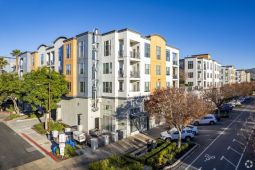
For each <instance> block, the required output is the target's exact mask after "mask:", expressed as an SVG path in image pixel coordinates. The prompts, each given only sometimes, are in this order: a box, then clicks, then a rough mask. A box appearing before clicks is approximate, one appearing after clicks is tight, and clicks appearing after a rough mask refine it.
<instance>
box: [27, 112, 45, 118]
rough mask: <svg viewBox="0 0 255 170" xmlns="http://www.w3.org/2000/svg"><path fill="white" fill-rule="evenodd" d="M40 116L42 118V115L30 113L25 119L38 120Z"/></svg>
mask: <svg viewBox="0 0 255 170" xmlns="http://www.w3.org/2000/svg"><path fill="white" fill-rule="evenodd" d="M42 116H43V114H38V113H31V114H29V115H28V117H27V119H34V118H40V117H42Z"/></svg>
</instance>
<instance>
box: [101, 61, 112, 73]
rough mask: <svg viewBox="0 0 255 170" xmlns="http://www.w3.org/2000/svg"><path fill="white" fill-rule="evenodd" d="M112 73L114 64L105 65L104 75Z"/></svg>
mask: <svg viewBox="0 0 255 170" xmlns="http://www.w3.org/2000/svg"><path fill="white" fill-rule="evenodd" d="M111 73H112V63H103V74H111Z"/></svg>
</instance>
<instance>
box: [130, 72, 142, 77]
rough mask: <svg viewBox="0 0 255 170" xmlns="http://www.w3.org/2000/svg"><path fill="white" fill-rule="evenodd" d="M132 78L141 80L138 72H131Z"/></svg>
mask: <svg viewBox="0 0 255 170" xmlns="http://www.w3.org/2000/svg"><path fill="white" fill-rule="evenodd" d="M130 77H132V78H140V73H139V72H137V71H130Z"/></svg>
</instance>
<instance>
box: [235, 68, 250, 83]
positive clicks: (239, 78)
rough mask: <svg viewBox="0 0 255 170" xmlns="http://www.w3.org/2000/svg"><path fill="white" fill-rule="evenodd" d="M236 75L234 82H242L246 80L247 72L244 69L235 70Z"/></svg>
mask: <svg viewBox="0 0 255 170" xmlns="http://www.w3.org/2000/svg"><path fill="white" fill-rule="evenodd" d="M235 75H236V83H244V82H247V77H246V75H247V73H246V72H245V70H236V72H235Z"/></svg>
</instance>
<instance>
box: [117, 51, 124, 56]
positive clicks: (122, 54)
mask: <svg viewBox="0 0 255 170" xmlns="http://www.w3.org/2000/svg"><path fill="white" fill-rule="evenodd" d="M118 53H119V58H123V57H124V51H123V50H119V52H118Z"/></svg>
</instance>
